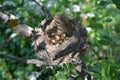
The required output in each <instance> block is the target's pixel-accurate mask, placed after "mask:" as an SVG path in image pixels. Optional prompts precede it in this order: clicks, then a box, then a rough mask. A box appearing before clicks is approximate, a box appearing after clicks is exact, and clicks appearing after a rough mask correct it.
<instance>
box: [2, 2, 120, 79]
mask: <svg viewBox="0 0 120 80" xmlns="http://www.w3.org/2000/svg"><path fill="white" fill-rule="evenodd" d="M41 1H42V3H43V4H44V5H45V7H46V8H47V9H48V10H49V11H50V13H51V14H52V15H55V14H56V13H62V14H66V15H68V16H70V17H72V18H76V19H78V20H79V21H80V22H82V24H83V26H85V27H86V28H87V30H88V36H89V44H90V51H89V53H86V55H85V56H84V57H82V58H81V59H82V60H83V62H84V63H85V65H86V66H87V69H86V71H87V72H88V73H90V74H91V75H92V77H93V80H120V44H119V43H120V36H119V32H120V22H119V21H120V18H119V17H120V16H119V13H120V10H119V8H120V7H119V4H118V3H120V1H119V0H41ZM0 5H2V6H4V7H5V9H6V10H8V11H9V12H11V13H12V14H14V15H16V16H17V17H18V18H19V19H20V21H21V22H24V23H26V24H28V25H30V26H32V27H33V28H34V27H35V26H37V25H38V23H40V21H41V20H43V19H44V14H43V12H42V11H41V10H40V8H39V7H38V6H37V5H36V4H35V3H34V1H33V0H1V1H0ZM13 32H14V31H12V30H10V29H9V28H8V27H7V26H5V25H3V24H0V43H1V42H3V41H5V40H6V39H7V38H8V37H9V35H10V34H11V33H13ZM30 43H31V41H29V39H28V38H25V37H23V36H18V37H16V38H15V39H14V40H12V41H11V43H10V44H9V45H8V46H7V47H5V48H2V49H1V51H2V52H4V54H13V55H16V56H19V57H22V58H24V59H27V58H33V57H35V56H34V55H35V54H34V52H33V50H32V48H31V44H30ZM0 66H1V67H0V80H4V79H7V80H13V79H14V80H28V79H30V77H31V76H32V75H33V76H35V75H36V74H33V73H34V72H38V73H37V74H39V77H38V76H35V77H33V78H39V80H74V79H73V78H72V77H71V76H70V74H75V73H76V72H75V71H74V70H73V68H74V66H72V65H69V64H68V65H63V66H55V67H54V68H53V69H50V68H46V67H44V66H43V67H41V68H38V67H35V66H34V65H23V64H20V63H16V62H15V61H12V60H8V59H0ZM76 80H80V77H76Z"/></svg>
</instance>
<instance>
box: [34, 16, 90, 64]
mask: <svg viewBox="0 0 120 80" xmlns="http://www.w3.org/2000/svg"><path fill="white" fill-rule="evenodd" d="M32 40H33V44H32V45H33V47H34V49H35V52H36V53H37V54H38V56H39V58H40V59H41V60H42V61H45V62H46V63H47V64H48V65H58V64H64V63H72V64H75V65H77V64H80V62H81V61H80V55H82V54H83V52H84V51H86V50H87V49H88V41H87V31H86V29H85V28H84V27H83V26H82V25H81V24H80V22H79V21H77V20H75V19H71V18H69V17H66V16H64V15H59V14H56V15H55V16H54V17H52V18H48V19H45V20H43V21H42V22H41V23H40V24H39V25H38V26H37V27H36V28H35V30H34V36H33V38H32Z"/></svg>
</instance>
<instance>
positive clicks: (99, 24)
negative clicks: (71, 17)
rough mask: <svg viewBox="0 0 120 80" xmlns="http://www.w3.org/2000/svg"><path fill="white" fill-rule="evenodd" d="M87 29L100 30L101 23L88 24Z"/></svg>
mask: <svg viewBox="0 0 120 80" xmlns="http://www.w3.org/2000/svg"><path fill="white" fill-rule="evenodd" d="M89 27H92V28H99V29H102V28H103V25H102V24H101V23H94V24H90V25H89Z"/></svg>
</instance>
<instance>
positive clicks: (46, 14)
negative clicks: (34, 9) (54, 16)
mask: <svg viewBox="0 0 120 80" xmlns="http://www.w3.org/2000/svg"><path fill="white" fill-rule="evenodd" d="M35 3H36V4H37V5H38V6H39V7H40V8H41V10H42V11H43V13H44V14H45V16H46V17H47V18H48V17H50V14H49V12H48V11H47V10H46V8H45V7H44V6H43V5H42V3H41V2H39V0H35Z"/></svg>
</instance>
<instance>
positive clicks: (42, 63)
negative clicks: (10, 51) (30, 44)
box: [0, 52, 48, 67]
mask: <svg viewBox="0 0 120 80" xmlns="http://www.w3.org/2000/svg"><path fill="white" fill-rule="evenodd" d="M0 58H7V59H10V60H15V61H17V62H20V63H22V64H35V65H36V66H39V67H40V66H42V65H48V64H47V63H46V62H44V61H40V60H38V59H27V60H25V59H22V58H20V57H17V56H14V55H6V54H3V53H2V52H0Z"/></svg>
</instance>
